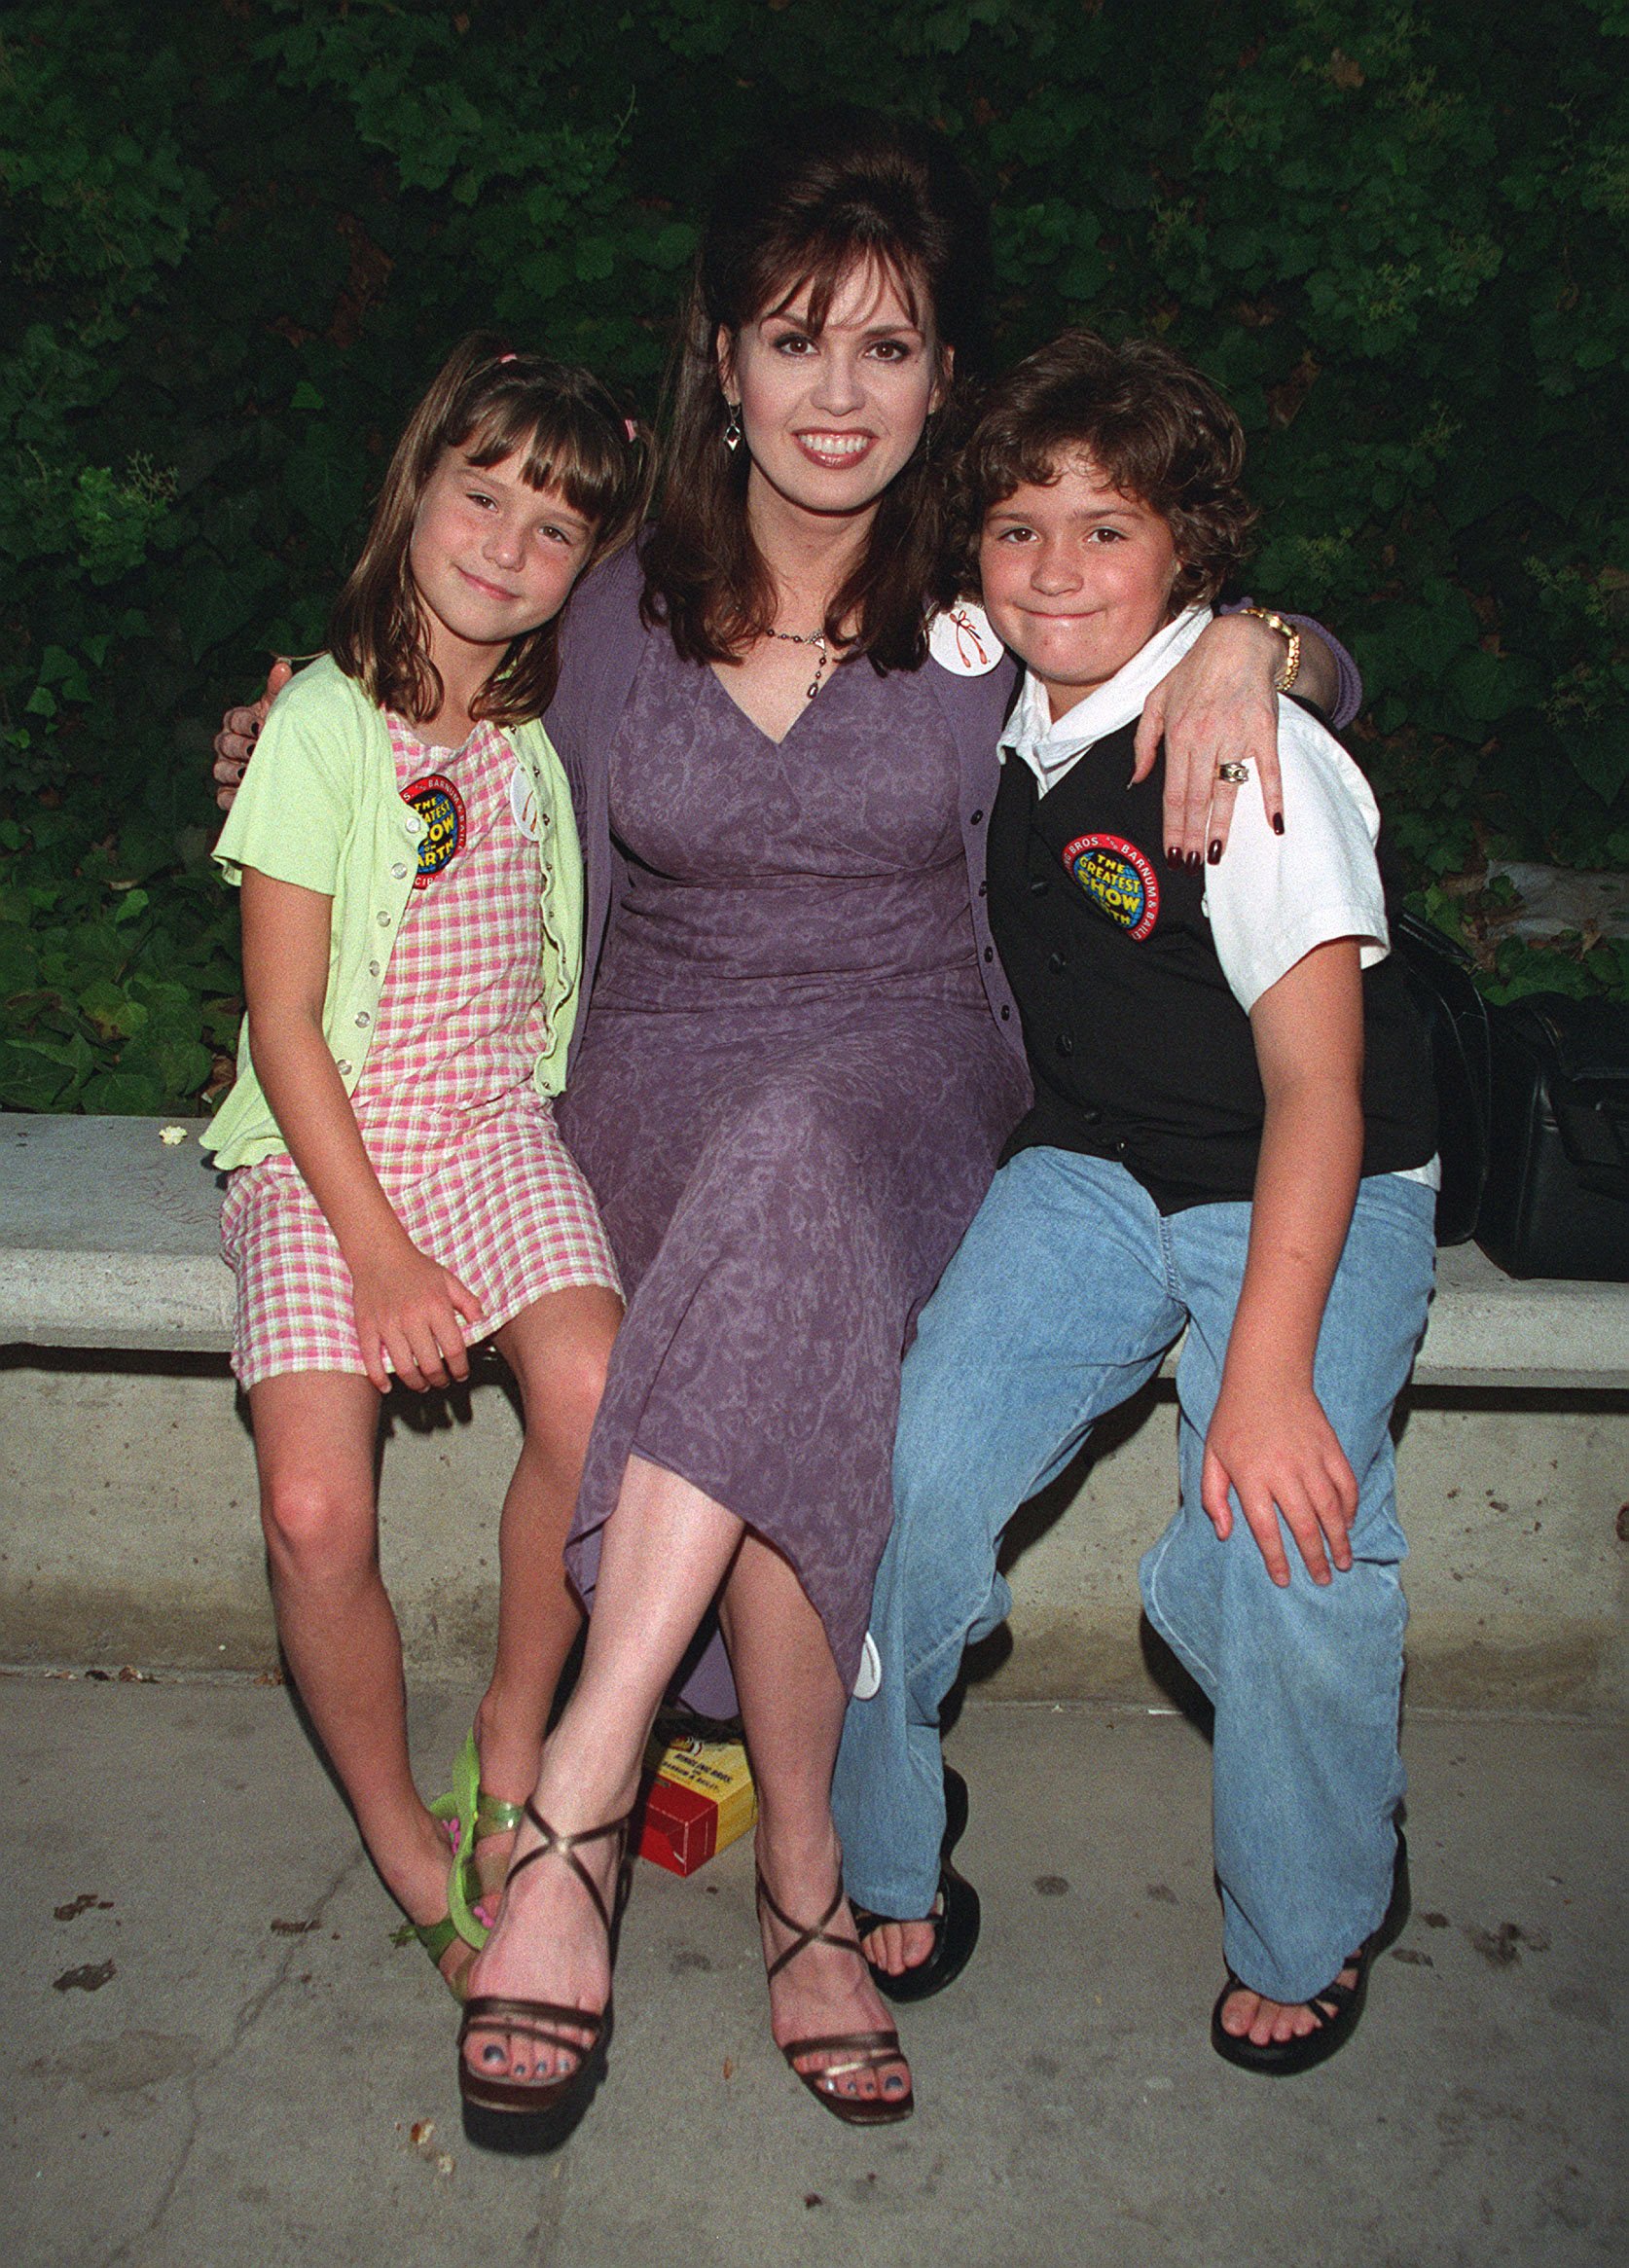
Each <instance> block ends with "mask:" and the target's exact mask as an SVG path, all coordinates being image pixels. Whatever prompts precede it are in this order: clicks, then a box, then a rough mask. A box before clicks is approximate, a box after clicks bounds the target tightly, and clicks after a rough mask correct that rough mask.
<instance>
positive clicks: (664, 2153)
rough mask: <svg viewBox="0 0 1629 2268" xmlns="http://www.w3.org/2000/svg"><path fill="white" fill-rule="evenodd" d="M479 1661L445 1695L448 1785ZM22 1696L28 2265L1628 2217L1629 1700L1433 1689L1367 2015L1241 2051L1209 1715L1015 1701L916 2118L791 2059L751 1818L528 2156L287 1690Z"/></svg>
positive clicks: (664, 1939)
mask: <svg viewBox="0 0 1629 2268" xmlns="http://www.w3.org/2000/svg"><path fill="white" fill-rule="evenodd" d="M471 1698H472V1697H471V1696H470V1695H468V1694H466V1693H463V1692H453V1691H448V1690H445V1689H443V1690H440V1691H432V1692H430V1693H429V1694H428V1695H427V1696H425V1697H422V1698H421V1699H420V1701H419V1702H418V1703H417V1705H416V1725H415V1732H416V1750H417V1753H419V1754H420V1755H421V1756H422V1757H423V1759H424V1768H423V1777H424V1780H425V1782H426V1783H428V1782H430V1781H431V1780H432V1779H434V1778H435V1776H436V1774H437V1772H438V1771H440V1772H442V1773H443V1774H444V1773H445V1768H446V1765H447V1763H448V1761H449V1760H450V1759H451V1757H452V1755H453V1750H454V1748H455V1746H457V1743H458V1740H459V1739H460V1738H461V1734H462V1730H463V1727H464V1726H465V1724H466V1723H467V1721H468V1710H469V1707H470V1702H471ZM0 1721H3V1724H4V1728H5V1745H4V1759H5V1760H4V1764H3V1766H0V1779H3V1783H4V1785H5V1789H6V1798H7V1816H8V1820H9V1832H8V1834H7V1836H6V1838H5V1842H4V1845H3V1847H0V1875H3V1878H4V1882H5V1891H6V1912H7V1916H8V1924H7V1940H8V1944H9V1948H10V1954H11V1960H10V1969H11V1984H10V1989H9V1991H8V1993H7V2022H6V2034H7V2046H6V2055H5V2061H6V2067H7V2079H6V2085H5V2115H4V2128H3V2143H4V2161H3V2162H4V2165H5V2169H6V2170H5V2176H4V2178H5V2187H6V2192H7V2195H8V2198H9V2204H8V2207H7V2213H6V2219H5V2227H6V2231H7V2235H6V2241H5V2256H6V2258H7V2259H8V2260H9V2261H11V2262H12V2263H13V2264H14V2268H70V2264H71V2268H114V2264H115V2263H128V2264H130V2268H282V2264H283V2263H300V2264H301V2268H329V2264H330V2263H332V2264H334V2268H420V2264H422V2268H430V2264H432V2263H433V2264H437V2268H439V2264H440V2263H444V2262H445V2263H457V2264H459V2268H462V2264H463V2263H468V2264H469V2268H497V2264H507V2263H523V2262H525V2263H539V2264H544V2268H553V2264H555V2263H560V2264H561V2268H563V2264H564V2263H567V2262H569V2263H571V2264H572V2268H636V2264H637V2268H642V2264H643V2263H646V2262H649V2263H651V2264H652V2268H655V2264H656V2263H664V2264H666V2263H673V2264H676V2268H736V2264H738V2263H740V2264H742V2268H744V2264H745V2263H753V2264H755V2268H756V2264H760V2263H762V2264H765V2268H781V2264H786V2268H803V2264H805V2263H807V2264H808V2268H874V2264H875V2268H895V2264H896V2263H897V2264H903V2263H910V2264H911V2268H998V2264H999V2268H1006V2264H1007V2263H1011V2262H1015V2261H1021V2262H1023V2263H1024V2264H1025V2268H1119V2264H1120V2263H1122V2262H1125V2263H1131V2262H1135V2263H1136V2264H1137V2268H1214V2264H1220V2263H1232V2262H1235V2261H1237V2262H1241V2263H1246V2262H1248V2263H1249V2264H1250V2268H1278V2264H1280V2263H1284V2264H1285V2268H1287V2264H1288V2263H1291V2262H1293V2263H1295V2264H1296V2268H1301V2264H1302V2263H1305V2262H1307V2261H1309V2260H1312V2261H1318V2262H1320V2263H1322V2264H1324V2268H1348V2264H1351V2268H1437V2264H1441V2268H1449V2264H1452V2268H1462V2264H1463V2268H1470V2264H1472V2263H1474V2268H1506V2264H1508V2268H1539V2264H1542V2268H1585V2264H1586V2263H1588V2264H1598V2263H1604V2262H1606V2261H1609V2260H1612V2261H1616V2260H1619V2259H1621V2258H1622V2257H1623V2256H1624V2226H1623V2217H1622V2207H1623V2187H1622V2163H1621V2156H1620V2150H1621V2143H1620V2140H1619V2138H1620V2134H1621V2128H1622V2116H1621V2114H1622V2089H1623V2061H1622V2055H1623V2050H1622V2037H1623V2031H1622V2027H1623V2015H1624V2009H1623V1999H1622V1984H1623V1959H1622V1951H1621V1937H1622V1916H1621V1908H1620V1907H1615V1908H1614V1906H1613V1903H1612V1900H1613V1897H1614V1873H1615V1869H1616V1866H1617V1863H1618V1860H1619V1858H1620V1854H1621V1844H1622V1834H1621V1830H1622V1817H1623V1809H1622V1788H1621V1766H1620V1746H1621V1736H1620V1735H1619V1734H1617V1733H1614V1732H1613V1731H1611V1729H1602V1728H1600V1727H1587V1726H1583V1725H1579V1724H1569V1723H1565V1722H1560V1721H1535V1720H1531V1719H1530V1720H1525V1721H1518V1720H1499V1719H1496V1718H1490V1717H1487V1716H1480V1717H1477V1718H1474V1719H1458V1720H1457V1719H1452V1718H1442V1717H1430V1718H1427V1717H1416V1718H1415V1719H1414V1720H1413V1721H1412V1722H1411V1723H1410V1726H1409V1729H1408V1734H1407V1740H1406V1748H1407V1752H1408V1756H1409V1761H1410V1769H1411V1773H1412V1780H1413V1793H1412V1799H1411V1812H1412V1816H1411V1821H1410V1841H1411V1848H1412V1854H1413V1859H1414V1884H1415V1919H1414V1920H1413V1922H1412V1923H1411V1924H1410V1926H1409V1928H1408V1929H1407V1931H1406V1932H1405V1934H1404V1936H1403V1938H1402V1941H1401V1943H1400V1944H1399V1946H1398V1947H1397V1948H1395V1949H1394V1953H1393V1954H1392V1955H1391V1956H1390V1957H1388V1958H1387V1959H1385V1960H1383V1961H1382V1962H1380V1963H1379V1966H1378V1968H1377V1971H1376V1974H1375V1978H1374V1982H1373V1986H1372V1989H1371V1997H1370V2004H1369V2009H1368V2013H1367V2015H1366V2017H1365V2019H1364V2022H1363V2026H1362V2029H1361V2031H1360V2033H1359V2034H1358V2038H1357V2039H1356V2041H1355V2042H1354V2043H1353V2045H1352V2046H1351V2047H1350V2048H1349V2049H1348V2050H1347V2052H1346V2053H1344V2054H1343V2055H1341V2056H1339V2057H1337V2058H1336V2059H1335V2060H1334V2061H1333V2062H1332V2063H1331V2064H1330V2065H1328V2066H1327V2067H1325V2068H1324V2069H1323V2070H1320V2071H1317V2072H1314V2073H1311V2074H1309V2075H1308V2076H1306V2077H1305V2078H1302V2079H1300V2080H1296V2081H1291V2082H1285V2083H1283V2084H1274V2083H1271V2082H1262V2081H1259V2080H1255V2079H1251V2078H1249V2077H1248V2076H1246V2075H1245V2074H1243V2073H1241V2072H1237V2071H1234V2070H1231V2069H1229V2068H1228V2067H1226V2066H1224V2065H1223V2064H1222V2063H1220V2062H1219V2061H1218V2060H1217V2059H1216V2058H1215V2057H1214V2056H1213V2054H1212V2052H1211V2050H1210V2047H1209V2045H1208V2043H1207V2037H1206V2029H1207V2019H1208V2010H1209V2007H1210V2002H1211V1999H1212V1997H1213V1993H1214V1991H1215V1989H1216V1986H1217V1984H1218V1983H1219V1958H1218V1951H1217V1947H1218V1919H1217V1914H1216V1909H1215V1903H1214V1897H1213V1890H1212V1887H1211V1883H1210V1879H1209V1858H1208V1849H1207V1841H1206V1834H1207V1785H1208V1782H1207V1755H1206V1750H1205V1747H1204V1745H1203V1743H1202V1741H1201V1740H1200V1738H1199V1737H1198V1735H1197V1734H1196V1733H1195V1732H1194V1731H1193V1729H1192V1728H1191V1727H1190V1726H1189V1725H1188V1724H1187V1723H1186V1722H1185V1721H1184V1720H1183V1719H1181V1718H1179V1717H1176V1716H1173V1715H1153V1714H1149V1713H1146V1712H1144V1711H1141V1710H1106V1709H1092V1708H1089V1707H1082V1706H1069V1707H1066V1708H1057V1707H1052V1706H1048V1705H1044V1704H1041V1705H1033V1706H1019V1705H1015V1704H1011V1703H1005V1704H992V1703H988V1702H987V1703H985V1704H984V1705H983V1706H980V1705H979V1704H978V1701H977V1698H976V1696H975V1700H974V1702H973V1703H972V1704H970V1705H969V1707H968V1708H967V1710H965V1712H964V1714H963V1717H962V1720H961V1722H960V1725H959V1727H958V1729H957V1731H956V1733H955V1735H954V1736H953V1753H954V1755H955V1756H956V1759H957V1761H958V1762H959V1764H960V1766H961V1767H962V1769H963V1770H964V1771H965V1773H966V1775H967V1778H968V1780H969V1782H970V1784H971V1787H972V1791H973V1818H972V1825H971V1827H970V1829H969V1832H968V1836H967V1839H966V1842H965V1844H964V1845H963V1850H962V1858H963V1862H964V1864H965V1867H966V1870H967V1872H968V1873H969V1874H970V1875H971V1876H972V1877H973V1878H974V1879H975V1880H976V1881H977V1882H978V1884H979V1886H980V1889H981V1890H982V1891H983V1893H984V1898H985V1913H986V1924H985V1937H984V1942H983V1944H982V1945H981V1947H980V1950H979V1954H978V1956H977V1958H976V1960H975V1962H974V1964H973V1966H972V1967H971V1968H970V1969H969V1971H968V1972H967V1974H966V1976H965V1977H964V1978H963V1979H962V1980H961V1982H960V1983H959V1985H958V1986H956V1987H955V1988H954V1989H953V1990H952V1991H950V1992H948V1993H947V1994H945V1995H944V1996H943V1997H942V1998H939V1999H937V2000H935V2001H933V2002H931V2003H929V2004H927V2005H926V2006H923V2007H921V2008H917V2009H906V2010H902V2011H901V2012H900V2013H901V2018H902V2023H901V2030H902V2032H903V2034H904V2037H905V2040H906V2043H907V2045H908V2046H909V2048H910V2049H911V2051H912V2053H913V2058H914V2063H915V2069H916V2079H917V2091H918V2097H919V2102H920V2106H921V2107H920V2108H919V2111H918V2114H917V2116H916V2118H915V2119H914V2120H913V2121H912V2122H911V2123H910V2124H909V2125H907V2126H904V2127H901V2128H898V2129H884V2130H881V2131H874V2132H872V2133H869V2134H867V2133H865V2132H863V2131H862V2132H853V2131H849V2130H846V2129H844V2128H842V2127H841V2126H839V2125H838V2124H837V2122H836V2121H835V2120H833V2119H831V2118H830V2117H829V2116H827V2115H825V2114H823V2113H822V2112H821V2111H820V2109H819V2108H818V2107H817V2106H816V2105H815V2104H814V2103H813V2102H812V2101H811V2100H810V2099H809V2097H808V2096H806V2095H805V2094H804V2093H803V2092H802V2090H801V2089H800V2088H799V2087H798V2085H797V2083H796V2082H795V2080H794V2079H793V2078H792V2076H791V2074H790V2073H789V2072H788V2071H787V2070H785V2068H784V2066H783V2065H782V2064H781V2063H780V2061H779V2059H778V2055H777V2054H776V2052H775V2050H774V2048H773V2046H772V2044H771V2042H770V2039H769V2034H768V2025H767V2015H766V2002H765V1998H764V1990H763V1982H762V1971H761V1966H760V1962H759V1957H758V1953H757V1948H756V1941H755V1934H754V1929H753V1925H752V1918H751V1863H750V1856H749V1853H748V1850H747V1848H746V1846H744V1845H738V1846H737V1847H736V1848H735V1849H734V1850H732V1851H730V1852H728V1853H726V1854H723V1855H722V1856H721V1857H720V1858H718V1859H717V1860H715V1861H714V1862H713V1863H712V1865H710V1866H708V1867H706V1868H705V1869H704V1870H703V1871H702V1872H701V1873H700V1874H698V1875H697V1876H695V1877H694V1878H693V1879H692V1880H691V1881H689V1882H688V1883H685V1882H679V1881H676V1880H674V1879H673V1878H671V1877H670V1876H667V1875H663V1874H661V1873H659V1872H658V1871H657V1870H656V1869H654V1868H652V1867H649V1866H643V1865H642V1866H641V1867H640V1868H639V1869H638V1874H637V1880H636V1882H635V1886H634V1896H633V1905H632V1908H631V1911H630V1916H629V1920H628V1924H627V1927H626V1929H625V1933H624V1943H623V1955H622V1962H621V1966H620V1970H619V1976H618V2029H617V2035H616V2040H615V2044H614V2047H613V2050H612V2056H611V2067H610V2072H609V2077H608V2080H607V2083H606V2085H605V2086H604V2088H603V2089H602V2090H601V2093H600V2095H599V2097H598V2099H597V2102H596V2104H595V2106H594V2107H593V2110H592V2111H591V2113H590V2115H589V2117H588V2119H587V2120H586V2122H585V2123H584V2125H583V2127H582V2128H581V2130H580V2131H579V2133H578V2134H577V2135H576V2136H575V2137H574V2138H573V2140H572V2141H571V2142H569V2143H568V2144H567V2145H566V2147H565V2148H564V2149H563V2150H562V2151H561V2153H560V2154H559V2155H558V2156H556V2157H554V2158H553V2159H547V2160H541V2161H536V2160H532V2161H527V2160H515V2159H507V2158H494V2157H491V2156H489V2155H485V2154H482V2153H480V2152H478V2151H477V2150H476V2149H474V2148H473V2147H471V2146H470V2145H469V2144H468V2143H467V2142H465V2140H464V2138H463V2136H462V2133H461V2131H460V2126H459V2119H458V2111H457V2101H456V2089H455V2078H454V2070H453V2024H454V2012H453V2004H452V2002H451V2000H450V1999H449V1998H447V1997H446V1996H445V1995H444V1994H443V1993H442V1992H441V1989H440V1988H439V1986H438V1985H437V1984H436V1981H435V1979H434V1977H433V1976H432V1975H431V1973H430V1970H429V1967H428V1964H427V1963H426V1962H425V1961H424V1959H423V1957H422V1955H421V1954H420V1953H419V1952H418V1951H417V1949H416V1947H413V1946H409V1947H405V1948H400V1949H398V1948H397V1947H395V1946H394V1945H393V1944H392V1942H391V1927H392V1924H393V1923H394V1921H395V1919H396V1917H395V1914H394V1911H393V1909H391V1908H389V1906H388V1905H387V1902H386V1900H385V1899H384V1897H383V1894H382V1892H381V1891H380V1890H379V1888H378V1886H377V1884H376V1883H375V1881H374V1879H373V1877H372V1875H371V1874H370V1872H369V1870H368V1868H367V1866H366V1864H365V1862H364V1861H363V1859H362V1858H361V1855H360V1854H359V1851H358V1849H357V1847H356V1845H355V1842H354V1839H353V1837H352V1834H351V1831H350V1828H349V1824H348V1821H347V1819H346V1818H345V1816H344V1813H343V1811H342V1809H341V1806H340V1804H339V1802H338V1799H337V1798H336V1796H335V1795H334V1793H333V1791H332V1789H331V1787H330V1785H329V1783H328V1782H327V1780H326V1778H325V1777H324V1775H323V1773H322V1771H321V1769H320V1768H319V1766H318V1764H317V1762H316V1760H315V1758H314V1757H313V1755H312V1753H311V1751H310V1749H309V1747H308V1744H307V1742H306V1740H305V1737H304V1735H303V1734H302V1732H301V1730H300V1727H299V1725H298V1722H297V1720H296V1718H295V1715H294V1712H293V1710H291V1708H290V1706H289V1700H288V1696H287V1694H286V1693H285V1692H283V1691H282V1690H280V1689H277V1688H275V1687H267V1686H257V1685H255V1684H252V1683H249V1682H246V1681H239V1680H235V1679H231V1678H225V1677H223V1678H218V1679H199V1680H197V1681H193V1682H169V1683H159V1682H141V1683H125V1684H121V1683H118V1682H116V1681H114V1682H94V1681H87V1680H86V1679H85V1678H84V1677H83V1676H79V1677H71V1678H69V1677H60V1676H59V1677H48V1676H44V1675H41V1674H37V1673H29V1674H23V1675H14V1676H11V1677H7V1678H4V1679H0ZM425 2123H428V2124H430V2125H433V2128H434V2132H433V2134H430V2133H426V2132H424V2131H423V2125H424V2124H425ZM416 2124H417V2125H419V2128H420V2131H419V2135H418V2141H417V2143H416V2142H415V2139H414V2130H415V2127H416Z"/></svg>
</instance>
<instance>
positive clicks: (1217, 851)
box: [1211, 843, 1221, 866]
mask: <svg viewBox="0 0 1629 2268" xmlns="http://www.w3.org/2000/svg"><path fill="white" fill-rule="evenodd" d="M1211 864H1212V865H1213V866H1220V864H1221V845H1220V844H1219V843H1213V844H1212V846H1211Z"/></svg>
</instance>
